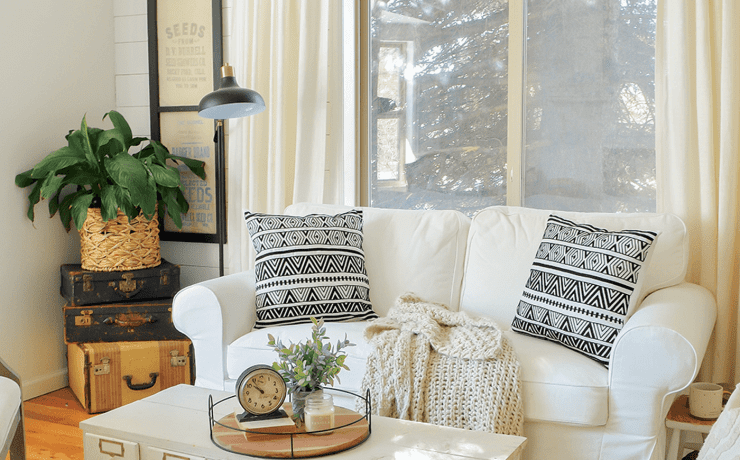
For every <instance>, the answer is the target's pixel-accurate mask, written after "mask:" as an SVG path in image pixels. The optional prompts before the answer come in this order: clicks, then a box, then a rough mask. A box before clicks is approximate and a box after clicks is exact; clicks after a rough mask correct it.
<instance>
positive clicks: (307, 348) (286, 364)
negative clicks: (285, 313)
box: [267, 318, 354, 419]
mask: <svg viewBox="0 0 740 460" xmlns="http://www.w3.org/2000/svg"><path fill="white" fill-rule="evenodd" d="M311 322H312V323H313V327H312V329H311V330H312V332H311V339H309V340H308V341H306V342H305V343H298V344H295V343H291V344H290V346H287V347H286V346H285V345H283V343H282V341H280V340H275V337H273V336H272V334H267V338H268V339H269V341H268V342H267V343H268V345H269V346H271V347H272V348H274V349H275V351H276V352H277V353H278V358H279V360H278V361H276V362H274V363H273V364H272V367H273V369H275V370H276V371H277V372H278V373H279V374H280V375H281V376H282V377H283V380H284V381H285V384H286V386H287V387H288V392H289V393H291V401H292V404H293V417H294V418H298V419H302V418H303V409H304V405H305V398H307V397H308V396H309V395H310V394H311V393H313V392H314V391H319V390H321V389H322V385H332V386H333V385H334V379H336V380H337V381H338V382H339V381H340V380H339V371H341V370H342V369H347V370H349V367H347V365H346V364H344V360H345V359H346V358H347V353H346V352H344V351H342V350H343V349H344V348H346V347H351V346H354V344H353V343H350V341H349V340H347V336H346V334H345V336H344V340H337V343H336V346H332V344H331V343H328V342H327V343H324V340H327V339H328V338H329V337H328V336H327V335H326V328H325V327H324V320H323V319H319V320H316V318H311Z"/></svg>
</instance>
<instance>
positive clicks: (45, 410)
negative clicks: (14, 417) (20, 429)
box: [6, 387, 93, 460]
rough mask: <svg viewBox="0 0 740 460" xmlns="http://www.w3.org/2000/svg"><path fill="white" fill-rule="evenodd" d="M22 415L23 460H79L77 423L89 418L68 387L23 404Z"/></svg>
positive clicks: (80, 431) (80, 456) (89, 415)
mask: <svg viewBox="0 0 740 460" xmlns="http://www.w3.org/2000/svg"><path fill="white" fill-rule="evenodd" d="M23 412H24V415H25V419H24V424H25V432H26V458H27V460H83V458H84V453H83V448H82V430H80V429H79V423H80V422H81V421H83V420H86V419H88V418H90V417H92V416H93V415H91V414H88V413H87V411H85V409H84V408H83V407H82V405H81V404H80V403H79V401H77V398H75V396H74V393H72V390H70V389H69V387H66V388H62V389H60V390H57V391H53V392H51V393H49V394H46V395H43V396H39V397H37V398H34V399H30V400H28V401H25V402H24V403H23ZM8 458H9V457H8ZM6 460H7V459H6Z"/></svg>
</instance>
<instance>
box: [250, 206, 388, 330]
mask: <svg viewBox="0 0 740 460" xmlns="http://www.w3.org/2000/svg"><path fill="white" fill-rule="evenodd" d="M244 220H245V222H246V224H247V229H248V230H249V236H250V237H251V239H252V244H253V245H254V249H255V251H256V253H257V256H256V259H255V275H256V283H257V284H256V291H257V301H256V305H257V322H256V324H255V326H254V327H255V328H264V327H269V326H282V325H286V324H298V323H310V322H311V319H310V318H311V317H312V316H313V317H315V318H316V319H319V318H323V319H324V321H355V320H366V319H373V318H377V317H378V315H376V314H375V312H374V311H373V309H372V305H371V304H370V283H369V280H368V277H367V272H366V271H365V253H364V252H363V250H362V211H361V210H352V211H349V212H345V213H342V214H337V215H334V216H330V215H319V214H313V215H310V216H303V217H299V216H284V215H270V214H257V213H251V212H246V213H244Z"/></svg>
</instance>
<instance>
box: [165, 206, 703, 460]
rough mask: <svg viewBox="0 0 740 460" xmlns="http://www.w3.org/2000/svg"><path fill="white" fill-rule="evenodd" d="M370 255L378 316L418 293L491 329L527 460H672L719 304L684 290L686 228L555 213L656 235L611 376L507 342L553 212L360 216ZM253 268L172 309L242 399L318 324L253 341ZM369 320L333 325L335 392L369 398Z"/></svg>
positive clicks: (187, 295)
mask: <svg viewBox="0 0 740 460" xmlns="http://www.w3.org/2000/svg"><path fill="white" fill-rule="evenodd" d="M348 209H350V208H347V207H343V206H333V205H310V204H297V205H292V206H290V207H288V208H287V209H286V211H285V214H290V215H307V214H312V213H321V214H335V213H338V212H342V211H346V210H348ZM362 209H363V215H364V252H365V258H366V268H367V272H368V276H369V279H370V297H371V301H372V304H373V308H374V310H375V311H376V312H377V313H378V314H379V315H380V316H383V315H385V314H386V313H387V312H388V309H389V308H390V307H391V306H392V305H393V303H394V301H395V299H396V298H397V297H398V296H399V295H401V294H403V293H406V292H414V293H416V294H417V295H419V296H420V297H422V298H424V299H425V300H429V301H433V302H438V303H443V304H446V305H448V306H449V307H450V308H451V309H452V310H462V311H466V312H469V313H471V314H479V315H486V316H489V317H492V318H494V319H495V320H496V321H497V322H498V323H499V324H500V326H501V327H502V329H504V330H506V333H505V334H506V337H508V339H509V340H510V341H511V343H512V344H513V346H514V348H515V350H516V353H517V356H518V358H519V360H520V362H521V374H522V375H521V380H522V382H523V403H524V415H525V436H527V438H528V444H527V447H526V450H525V458H528V459H602V460H617V459H653V460H658V459H661V460H662V459H663V458H664V449H665V424H664V419H665V415H666V413H667V412H668V408H669V407H670V405H671V403H672V401H673V399H674V396H675V394H676V393H677V392H679V391H681V390H682V389H683V388H685V387H686V386H687V385H688V384H689V383H691V382H692V381H693V380H694V378H695V377H696V373H697V371H698V369H699V366H700V365H701V361H702V358H703V356H704V352H705V350H706V346H707V343H708V340H709V337H710V334H711V332H712V328H713V327H714V322H715V319H716V305H715V300H714V298H713V296H712V295H711V294H710V293H709V292H708V291H707V290H706V289H704V288H702V287H699V286H697V285H693V284H689V283H685V282H684V276H685V273H686V268H687V260H688V239H687V233H686V228H685V226H684V224H683V222H681V220H680V219H678V218H677V217H675V216H672V215H666V214H587V213H573V212H556V214H557V215H559V216H561V217H564V218H566V219H570V220H573V221H575V222H582V223H589V224H592V225H595V226H598V227H603V228H606V229H609V230H623V229H644V230H655V231H659V232H660V235H659V236H658V239H657V242H656V243H655V244H656V246H655V248H654V252H653V255H652V259H651V260H650V263H649V265H648V268H647V274H646V278H645V284H644V285H643V292H644V294H645V296H644V300H642V301H641V303H640V304H639V305H638V308H637V309H636V311H635V313H634V314H633V315H632V316H631V317H630V318H629V320H628V321H627V323H626V325H625V327H624V328H623V329H622V330H621V332H620V333H619V335H618V337H617V339H616V341H615V343H614V347H613V352H612V356H611V360H610V365H609V368H608V369H607V368H606V367H604V366H602V365H601V364H599V363H597V362H596V361H594V360H592V359H590V358H588V357H585V356H584V355H582V354H580V353H577V352H574V351H572V350H569V349H567V348H565V347H563V346H561V345H559V344H556V343H553V342H549V341H545V340H541V339H537V338H533V337H530V336H525V335H522V334H519V333H515V332H513V331H511V329H510V325H511V322H512V319H513V317H514V314H515V311H516V308H517V304H518V301H519V297H520V295H521V294H522V290H523V287H524V285H525V282H526V279H527V277H528V274H529V270H530V267H531V264H532V261H533V259H534V255H535V252H536V250H537V247H538V245H539V242H540V239H541V238H542V235H543V231H544V228H545V224H546V220H547V217H548V215H549V214H550V212H549V211H543V210H534V209H527V208H516V207H493V208H487V209H485V210H482V211H481V212H479V213H477V214H476V215H475V217H473V218H472V219H469V218H468V217H466V216H465V215H463V214H461V213H459V212H455V211H404V210H390V209H377V208H362ZM254 283H255V281H254V273H253V272H251V271H247V272H243V273H237V274H232V275H228V276H225V277H222V278H218V279H213V280H209V281H205V282H202V283H199V284H196V285H193V286H189V287H187V288H185V289H183V290H181V291H180V292H179V293H178V294H177V295H176V296H175V299H174V303H173V312H172V314H173V321H174V323H175V326H176V327H177V328H178V329H179V330H180V331H182V332H183V333H185V334H186V335H187V336H188V337H189V338H190V339H191V340H192V342H193V346H194V349H195V360H196V364H195V369H196V382H195V384H196V385H198V386H202V387H207V388H213V389H219V390H220V389H225V390H233V388H234V383H235V379H236V378H237V377H238V376H239V374H240V373H241V372H242V371H243V370H244V369H246V368H247V367H248V366H250V365H252V364H255V363H268V364H269V363H272V362H273V361H274V360H275V356H276V355H275V353H274V352H273V351H271V350H270V349H269V348H268V347H267V333H268V332H271V333H272V334H273V335H275V336H278V337H281V338H282V339H283V340H284V341H286V342H287V341H293V342H298V341H301V340H305V339H306V338H307V337H309V336H310V327H311V325H310V324H308V325H305V324H302V325H292V326H283V327H278V328H270V329H269V330H268V329H260V330H255V331H252V326H253V325H254V322H255V318H256V313H255V293H254ZM365 326H366V323H362V322H354V323H327V330H328V332H329V334H330V335H331V336H332V338H333V339H334V340H336V339H338V338H343V337H344V334H345V333H346V334H348V337H349V339H350V340H351V341H352V342H354V343H356V344H357V346H355V347H350V348H348V349H347V350H348V354H349V357H348V359H347V361H346V362H347V364H348V365H349V367H350V369H351V370H350V371H342V373H341V374H340V377H341V384H340V385H337V386H338V387H339V388H344V389H348V390H350V391H353V392H356V393H360V392H361V388H360V386H361V382H362V377H363V374H364V367H365V360H366V358H367V356H368V354H369V353H370V347H369V345H368V344H367V343H366V342H365V341H364V339H363V337H362V333H363V331H364V328H365Z"/></svg>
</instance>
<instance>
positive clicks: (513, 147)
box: [506, 0, 527, 206]
mask: <svg viewBox="0 0 740 460" xmlns="http://www.w3.org/2000/svg"><path fill="white" fill-rule="evenodd" d="M526 9H527V6H526V0H510V1H509V74H508V101H509V104H508V106H509V108H508V110H509V116H508V124H507V134H506V136H507V142H506V145H507V148H506V204H507V205H508V206H521V204H522V196H523V185H522V184H523V182H524V181H523V174H522V165H523V164H524V158H523V156H524V113H525V112H524V86H525V71H526V67H525V66H526V62H527V60H526V57H527V55H526V53H527V48H526V46H525V44H526V37H527V22H526V14H527V11H526Z"/></svg>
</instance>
